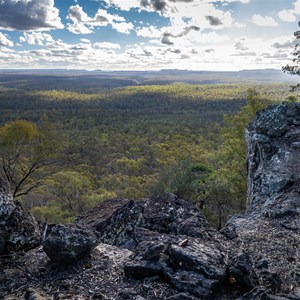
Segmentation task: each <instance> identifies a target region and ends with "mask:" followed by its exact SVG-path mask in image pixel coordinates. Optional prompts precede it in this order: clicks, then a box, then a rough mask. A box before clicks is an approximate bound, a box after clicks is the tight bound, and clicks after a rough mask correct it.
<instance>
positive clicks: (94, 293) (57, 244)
mask: <svg viewBox="0 0 300 300" xmlns="http://www.w3.org/2000/svg"><path fill="white" fill-rule="evenodd" d="M246 138H247V149H248V150H247V151H248V152H247V157H248V174H249V175H248V187H249V188H248V205H247V212H246V213H245V214H243V215H236V216H233V217H231V218H230V220H229V221H228V223H227V224H226V226H225V227H224V228H223V229H222V230H221V231H220V232H218V231H216V230H215V229H213V228H212V227H211V226H210V225H209V224H208V223H207V221H206V220H205V218H204V217H203V215H202V214H201V212H200V211H198V209H197V208H196V207H195V206H194V205H193V204H191V203H189V202H186V201H184V200H182V199H179V198H178V197H176V196H175V195H173V194H171V193H164V194H161V195H157V196H153V197H150V198H147V199H144V200H141V201H138V202H135V201H132V200H128V199H111V200H107V201H104V202H103V203H101V204H100V205H98V206H97V207H96V208H94V209H92V210H91V211H89V212H88V213H87V214H86V215H84V216H81V217H78V218H77V220H76V221H75V222H74V223H73V224H68V225H64V226H62V225H54V226H50V227H49V228H48V230H47V231H46V235H45V239H44V241H43V245H44V250H45V251H46V252H47V254H48V257H50V259H51V260H52V262H51V261H50V260H49V259H48V258H47V256H46V254H45V252H44V251H43V250H42V248H37V249H34V250H31V251H29V252H27V253H26V254H25V256H24V257H22V259H20V258H19V257H18V258H17V259H16V260H9V261H6V260H5V259H1V257H0V269H2V270H4V271H3V272H2V273H1V274H0V298H1V295H3V297H4V298H5V299H22V298H23V297H24V296H25V299H29V298H28V297H36V298H38V297H39V298H40V299H43V298H45V299H47V298H53V299H75V298H74V297H77V298H78V299H118V300H122V299H135V300H143V299H146V300H152V299H153V300H154V299H155V300H158V299H161V300H162V299H168V300H172V299H173V300H176V299H177V300H185V299H187V300H191V299H194V300H195V299H216V300H221V299H222V300H223V299H224V300H225V299H228V300H229V299H239V300H247V299H249V300H255V299H273V300H286V299H290V300H291V299H292V300H296V299H297V300H298V299H300V251H299V245H300V228H299V219H300V218H299V213H300V211H299V207H300V204H299V199H300V179H299V178H300V177H299V175H298V173H299V174H300V172H298V157H300V146H299V145H298V144H300V107H299V105H297V104H293V103H292V104H280V105H277V106H272V107H270V108H268V109H266V110H264V111H262V112H261V113H259V114H258V115H257V117H256V118H255V119H254V120H253V121H252V122H251V123H250V125H249V126H248V127H247V131H246ZM298 149H299V154H298V152H297V151H298ZM299 165H300V164H299ZM299 171H300V168H299ZM5 203H6V206H5V207H6V208H5V209H2V210H3V211H4V212H5V211H6V212H8V213H6V214H5V213H4V214H3V215H7V214H9V215H10V212H11V211H14V208H13V205H12V204H11V203H14V202H8V201H6V202H5ZM11 205H12V206H11ZM95 240H96V244H97V247H95V248H94V246H95ZM0 245H1V244H0ZM87 254H89V255H87ZM82 258H84V259H82ZM53 261H54V262H59V264H57V263H53ZM64 262H67V264H66V263H64ZM16 266H17V267H16ZM45 283H46V284H45ZM37 295H38V296H37ZM26 297H27V298H26ZM32 299H33V298H32Z"/></svg>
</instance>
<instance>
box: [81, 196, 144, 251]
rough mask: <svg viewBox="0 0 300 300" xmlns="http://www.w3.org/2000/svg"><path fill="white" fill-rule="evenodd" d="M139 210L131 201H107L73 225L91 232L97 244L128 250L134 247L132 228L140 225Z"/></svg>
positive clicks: (137, 205)
mask: <svg viewBox="0 0 300 300" xmlns="http://www.w3.org/2000/svg"><path fill="white" fill-rule="evenodd" d="M141 210H142V208H141V206H140V205H139V203H136V202H134V201H133V200H128V199H123V198H118V199H109V200H106V201H103V202H102V203H100V204H99V205H98V206H96V207H95V208H93V209H91V210H90V211H88V212H87V213H86V214H85V215H83V216H80V217H78V218H77V219H76V221H75V224H76V226H77V227H79V228H81V229H83V230H85V229H86V230H92V231H93V232H94V233H95V235H96V236H97V240H98V242H101V243H108V244H111V245H117V246H122V247H124V248H127V249H129V250H130V249H132V248H134V247H135V244H134V240H133V237H132V235H133V228H134V227H136V226H138V225H139V224H140V223H141V217H142V214H141Z"/></svg>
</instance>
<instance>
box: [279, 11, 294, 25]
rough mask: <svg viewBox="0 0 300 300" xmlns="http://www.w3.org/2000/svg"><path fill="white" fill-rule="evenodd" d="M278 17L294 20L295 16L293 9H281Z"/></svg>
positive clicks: (285, 20)
mask: <svg viewBox="0 0 300 300" xmlns="http://www.w3.org/2000/svg"><path fill="white" fill-rule="evenodd" d="M278 17H279V18H280V19H281V20H282V21H284V22H295V21H296V20H297V19H296V16H295V15H294V11H293V10H291V9H290V10H281V11H280V12H279V13H278Z"/></svg>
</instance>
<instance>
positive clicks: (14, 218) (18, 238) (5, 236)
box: [0, 186, 40, 254]
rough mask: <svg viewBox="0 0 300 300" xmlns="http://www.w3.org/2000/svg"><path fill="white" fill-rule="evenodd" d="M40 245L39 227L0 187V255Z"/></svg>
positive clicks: (3, 188)
mask: <svg viewBox="0 0 300 300" xmlns="http://www.w3.org/2000/svg"><path fill="white" fill-rule="evenodd" d="M39 243H40V232H39V227H38V224H37V222H36V221H35V219H34V218H33V217H32V216H31V214H30V213H29V212H27V211H26V210H25V209H24V208H23V207H22V205H21V204H20V203H19V202H18V201H16V200H14V199H13V198H12V196H11V195H10V194H8V193H7V192H6V189H5V187H3V186H1V187H0V254H6V253H10V252H16V251H27V250H29V249H32V248H35V247H37V246H38V245H39Z"/></svg>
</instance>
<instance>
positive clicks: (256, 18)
mask: <svg viewBox="0 0 300 300" xmlns="http://www.w3.org/2000/svg"><path fill="white" fill-rule="evenodd" d="M251 21H252V23H253V24H255V25H258V26H266V27H276V26H278V23H277V22H276V21H275V20H274V19H273V18H272V17H263V16H261V15H253V16H252V18H251Z"/></svg>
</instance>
